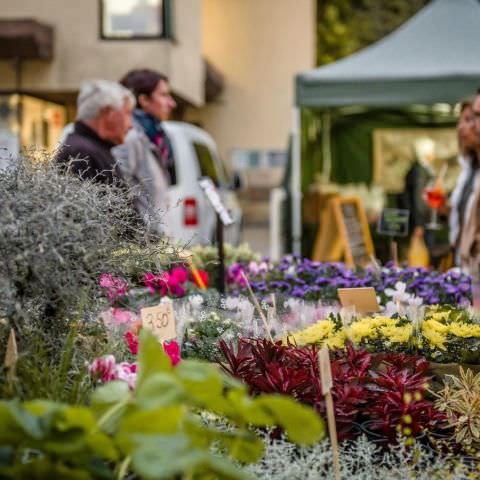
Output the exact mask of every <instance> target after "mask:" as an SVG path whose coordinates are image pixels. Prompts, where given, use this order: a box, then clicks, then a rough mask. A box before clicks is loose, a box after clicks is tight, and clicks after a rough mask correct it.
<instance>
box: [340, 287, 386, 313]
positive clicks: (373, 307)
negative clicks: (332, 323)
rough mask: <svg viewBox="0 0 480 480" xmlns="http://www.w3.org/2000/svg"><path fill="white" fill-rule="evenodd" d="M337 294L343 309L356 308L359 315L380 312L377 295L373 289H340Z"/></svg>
mask: <svg viewBox="0 0 480 480" xmlns="http://www.w3.org/2000/svg"><path fill="white" fill-rule="evenodd" d="M337 292H338V298H339V299H340V303H341V304H342V307H345V308H348V307H355V310H356V311H357V312H358V313H371V312H379V311H380V306H379V305H378V302H377V295H376V293H375V289H374V288H373V287H360V288H339V289H338V290H337Z"/></svg>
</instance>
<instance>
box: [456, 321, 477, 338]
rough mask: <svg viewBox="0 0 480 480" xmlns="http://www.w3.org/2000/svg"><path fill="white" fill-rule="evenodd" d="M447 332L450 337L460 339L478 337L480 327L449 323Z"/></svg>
mask: <svg viewBox="0 0 480 480" xmlns="http://www.w3.org/2000/svg"><path fill="white" fill-rule="evenodd" d="M449 327H450V328H449V330H450V333H451V334H452V335H455V336H457V337H462V338H469V337H480V325H472V324H469V323H463V322H458V323H451V324H450V325H449Z"/></svg>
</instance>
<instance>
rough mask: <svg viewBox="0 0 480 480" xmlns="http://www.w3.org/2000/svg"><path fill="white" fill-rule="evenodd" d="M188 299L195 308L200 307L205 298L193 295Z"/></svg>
mask: <svg viewBox="0 0 480 480" xmlns="http://www.w3.org/2000/svg"><path fill="white" fill-rule="evenodd" d="M188 301H189V302H190V305H191V306H192V307H194V308H199V307H201V306H202V305H203V298H202V296H201V295H192V296H191V297H190V298H189V299H188Z"/></svg>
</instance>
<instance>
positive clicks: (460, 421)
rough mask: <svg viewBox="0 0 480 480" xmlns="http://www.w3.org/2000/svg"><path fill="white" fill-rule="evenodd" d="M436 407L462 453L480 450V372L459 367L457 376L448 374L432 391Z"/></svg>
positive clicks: (473, 452)
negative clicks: (443, 417) (451, 430)
mask: <svg viewBox="0 0 480 480" xmlns="http://www.w3.org/2000/svg"><path fill="white" fill-rule="evenodd" d="M436 396H437V400H436V401H435V406H436V408H437V409H438V410H439V411H440V412H443V413H445V415H446V418H447V428H451V429H453V432H454V438H455V441H456V443H457V445H458V446H460V447H461V448H462V449H463V450H464V451H465V452H466V453H469V454H478V452H480V373H477V374H476V375H474V374H473V372H472V370H470V369H468V368H467V369H463V368H461V367H460V376H459V377H457V376H455V375H448V376H447V381H446V382H445V384H444V388H443V390H441V391H440V392H438V394H436Z"/></svg>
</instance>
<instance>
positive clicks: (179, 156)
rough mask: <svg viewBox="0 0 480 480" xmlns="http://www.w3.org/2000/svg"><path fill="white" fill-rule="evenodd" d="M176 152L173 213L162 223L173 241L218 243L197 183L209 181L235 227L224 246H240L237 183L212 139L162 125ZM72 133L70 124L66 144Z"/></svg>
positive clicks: (180, 125)
mask: <svg viewBox="0 0 480 480" xmlns="http://www.w3.org/2000/svg"><path fill="white" fill-rule="evenodd" d="M162 126H163V128H164V129H165V131H166V133H167V135H168V138H169V140H170V143H171V145H172V149H173V158H174V163H175V165H174V168H175V175H174V177H175V183H174V184H172V185H171V186H170V187H169V189H168V195H169V204H170V210H169V211H168V213H167V214H166V216H165V218H164V219H163V221H164V222H165V224H166V226H167V228H166V230H167V231H168V233H169V235H170V236H171V237H172V239H173V240H175V241H178V242H180V243H182V244H184V245H188V246H193V245H208V244H211V243H213V242H214V241H215V231H216V217H215V212H214V211H213V208H212V207H211V206H210V204H209V203H208V201H207V198H206V196H205V194H204V193H203V191H202V189H201V188H200V185H199V184H198V180H199V179H200V178H201V177H210V178H211V179H212V180H213V181H214V183H215V184H216V185H217V188H218V190H219V193H220V197H221V198H222V200H223V203H224V204H225V206H226V207H227V209H228V210H229V212H230V215H231V216H232V219H233V221H234V223H233V224H232V225H230V226H228V227H226V228H225V231H224V240H225V242H228V243H232V244H233V245H238V243H239V242H240V235H241V223H242V211H241V209H240V206H239V203H238V199H237V196H236V194H235V191H234V188H238V184H239V182H238V181H235V182H231V181H229V179H228V177H227V174H226V171H225V167H224V165H223V163H222V161H221V159H220V156H219V154H218V149H217V145H216V144H215V141H214V140H213V138H212V137H211V136H210V135H209V134H208V133H207V132H205V130H202V129H201V128H198V127H195V126H194V125H191V124H189V123H185V122H163V123H162ZM72 131H73V124H68V125H67V126H66V127H65V128H64V130H63V132H62V136H61V139H60V143H63V141H64V140H65V138H66V137H67V135H68V134H69V133H70V132H72Z"/></svg>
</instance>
